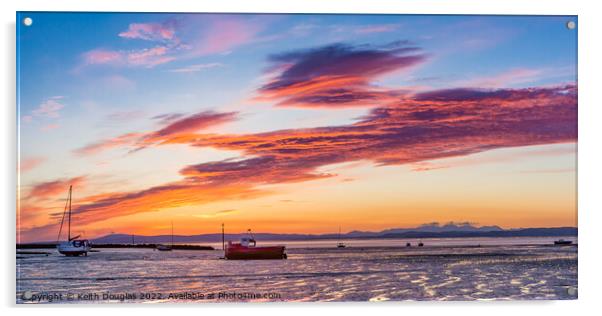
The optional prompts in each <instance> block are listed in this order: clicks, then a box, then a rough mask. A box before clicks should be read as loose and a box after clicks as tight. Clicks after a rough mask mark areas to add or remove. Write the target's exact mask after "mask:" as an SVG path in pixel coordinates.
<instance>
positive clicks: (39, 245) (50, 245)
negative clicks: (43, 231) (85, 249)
mask: <svg viewBox="0 0 602 316" xmlns="http://www.w3.org/2000/svg"><path fill="white" fill-rule="evenodd" d="M91 246H92V249H95V248H96V249H99V248H149V249H155V248H157V244H91ZM54 248H56V244H53V243H32V244H17V249H54ZM172 249H174V250H215V248H213V247H211V246H202V245H173V246H172Z"/></svg>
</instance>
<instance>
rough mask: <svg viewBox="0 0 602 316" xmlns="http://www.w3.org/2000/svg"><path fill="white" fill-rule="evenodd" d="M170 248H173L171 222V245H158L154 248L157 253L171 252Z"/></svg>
mask: <svg viewBox="0 0 602 316" xmlns="http://www.w3.org/2000/svg"><path fill="white" fill-rule="evenodd" d="M172 248H173V222H171V244H169V245H163V244H158V245H157V246H156V249H157V250H159V251H171V250H172Z"/></svg>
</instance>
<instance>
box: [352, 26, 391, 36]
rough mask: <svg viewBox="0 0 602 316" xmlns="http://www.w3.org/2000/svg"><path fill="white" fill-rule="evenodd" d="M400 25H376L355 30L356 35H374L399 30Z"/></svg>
mask: <svg viewBox="0 0 602 316" xmlns="http://www.w3.org/2000/svg"><path fill="white" fill-rule="evenodd" d="M399 27H400V25H398V24H374V25H365V26H360V27H358V28H356V29H355V33H358V34H373V33H386V32H393V31H396V30H397V29H399Z"/></svg>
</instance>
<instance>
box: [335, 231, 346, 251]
mask: <svg viewBox="0 0 602 316" xmlns="http://www.w3.org/2000/svg"><path fill="white" fill-rule="evenodd" d="M338 240H339V241H338V242H337V248H345V247H347V245H345V243H344V242H342V241H341V227H339V239H338Z"/></svg>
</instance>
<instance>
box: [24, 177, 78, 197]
mask: <svg viewBox="0 0 602 316" xmlns="http://www.w3.org/2000/svg"><path fill="white" fill-rule="evenodd" d="M85 180H86V177H85V176H80V177H75V178H70V179H60V180H55V181H48V182H41V183H37V184H35V185H34V186H33V187H32V188H31V189H30V190H29V194H28V195H27V199H36V200H44V199H48V198H56V197H57V196H58V195H61V194H66V192H67V188H68V187H69V185H74V186H82V185H83V184H84V183H85Z"/></svg>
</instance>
